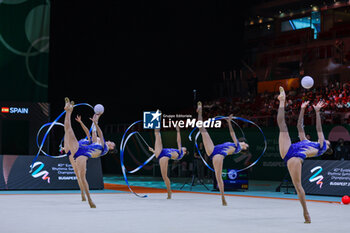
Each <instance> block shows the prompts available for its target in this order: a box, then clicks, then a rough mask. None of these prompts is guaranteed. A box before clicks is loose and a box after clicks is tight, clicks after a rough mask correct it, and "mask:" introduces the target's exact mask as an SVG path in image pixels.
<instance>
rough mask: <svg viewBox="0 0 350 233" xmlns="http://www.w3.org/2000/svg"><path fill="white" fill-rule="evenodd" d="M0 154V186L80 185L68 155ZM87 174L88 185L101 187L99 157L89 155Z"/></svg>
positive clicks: (62, 186) (66, 186)
mask: <svg viewBox="0 0 350 233" xmlns="http://www.w3.org/2000/svg"><path fill="white" fill-rule="evenodd" d="M34 157H35V156H20V155H0V190H16V189H17V190H18V189H20V190H25V189H29V190H35V189H45V190H49V189H79V186H78V182H77V180H76V176H75V174H74V170H73V167H72V165H71V164H70V163H69V160H68V158H67V157H64V158H59V159H53V158H49V157H46V156H40V157H39V159H38V160H37V161H36V162H35V163H34V166H33V170H32V171H31V169H30V166H31V164H32V161H33V158H34ZM86 177H87V180H88V183H89V186H90V189H103V177H102V167H101V161H100V159H99V158H97V159H89V160H88V162H87V171H86Z"/></svg>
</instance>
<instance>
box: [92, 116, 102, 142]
mask: <svg viewBox="0 0 350 233" xmlns="http://www.w3.org/2000/svg"><path fill="white" fill-rule="evenodd" d="M90 120H92V122H93V123H94V126H95V127H96V131H97V135H98V137H99V138H100V141H101V144H102V145H103V144H104V141H105V140H104V137H103V133H102V130H101V128H100V126H99V125H98V122H97V121H98V115H96V114H95V115H94V116H93V117H92V119H91V118H90Z"/></svg>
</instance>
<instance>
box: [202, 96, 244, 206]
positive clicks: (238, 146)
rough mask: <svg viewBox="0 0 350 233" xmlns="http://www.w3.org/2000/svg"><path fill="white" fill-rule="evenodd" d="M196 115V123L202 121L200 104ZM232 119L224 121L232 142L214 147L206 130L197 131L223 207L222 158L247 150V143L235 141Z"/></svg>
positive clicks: (224, 201)
mask: <svg viewBox="0 0 350 233" xmlns="http://www.w3.org/2000/svg"><path fill="white" fill-rule="evenodd" d="M197 113H198V121H203V116H202V103H201V102H198V104H197ZM232 117H233V116H232V115H230V116H229V117H228V118H227V119H226V121H227V124H228V127H229V131H230V135H231V138H232V140H233V142H225V143H223V144H219V145H214V143H213V141H212V140H211V138H210V135H209V134H208V132H207V130H206V129H205V128H204V127H199V131H200V133H201V135H202V140H203V145H204V149H205V152H206V153H207V155H209V158H211V159H212V162H213V166H214V170H215V177H216V181H217V184H218V187H219V190H220V193H221V200H222V205H224V206H226V205H227V202H226V199H225V196H224V182H223V180H222V165H223V161H224V158H225V157H226V156H228V155H232V154H237V153H239V152H240V151H241V150H247V149H248V147H249V145H248V144H247V143H245V142H239V141H238V140H237V137H236V134H235V132H234V130H233V128H232V125H231V120H232Z"/></svg>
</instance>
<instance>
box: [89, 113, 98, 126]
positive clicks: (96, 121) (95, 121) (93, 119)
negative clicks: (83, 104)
mask: <svg viewBox="0 0 350 233" xmlns="http://www.w3.org/2000/svg"><path fill="white" fill-rule="evenodd" d="M90 120H91V121H92V122H93V123H94V124H95V125H97V123H98V115H96V114H94V116H93V117H92V118H90Z"/></svg>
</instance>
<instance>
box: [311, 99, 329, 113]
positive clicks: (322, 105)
mask: <svg viewBox="0 0 350 233" xmlns="http://www.w3.org/2000/svg"><path fill="white" fill-rule="evenodd" d="M326 105H327V104H326V103H325V102H324V101H323V100H320V101H319V102H318V103H317V104H316V105H312V106H313V107H314V109H315V111H316V112H319V111H320V110H321V108H323V107H324V106H326Z"/></svg>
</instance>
